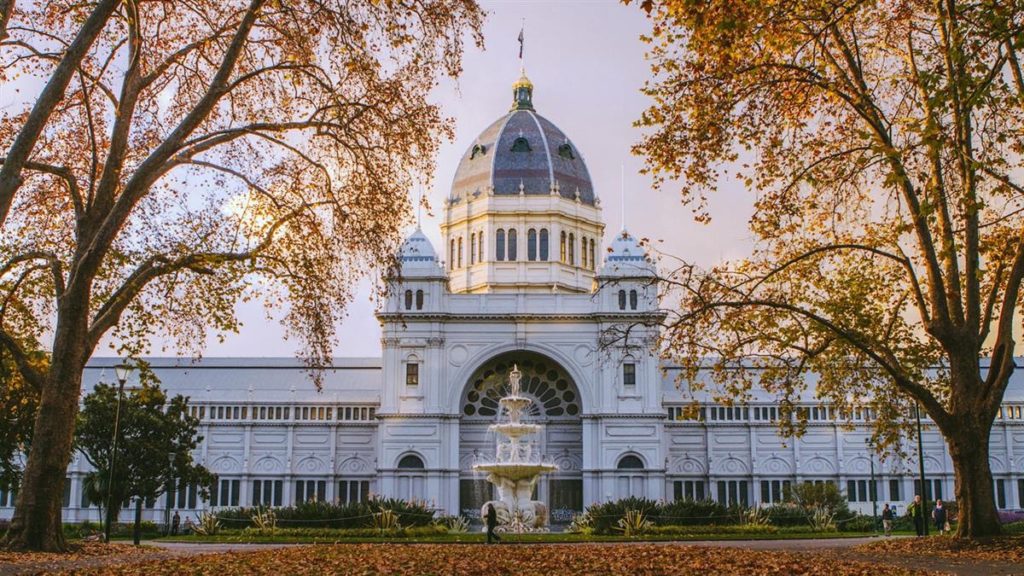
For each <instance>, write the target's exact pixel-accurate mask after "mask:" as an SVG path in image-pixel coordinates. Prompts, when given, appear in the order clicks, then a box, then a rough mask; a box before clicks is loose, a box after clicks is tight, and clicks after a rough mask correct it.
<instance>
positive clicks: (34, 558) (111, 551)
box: [0, 542, 153, 564]
mask: <svg viewBox="0 0 1024 576" xmlns="http://www.w3.org/2000/svg"><path fill="white" fill-rule="evenodd" d="M152 550H153V548H151V547H148V546H147V547H140V546H132V545H131V544H122V543H114V544H104V543H102V542H80V543H74V544H69V545H68V551H67V552H10V551H7V550H4V549H2V548H0V564H37V563H40V562H47V561H50V560H62V561H68V560H72V561H73V560H77V559H83V558H96V557H101V556H128V555H133V554H136V555H137V554H141V553H143V552H151V551H152Z"/></svg>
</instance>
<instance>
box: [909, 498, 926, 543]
mask: <svg viewBox="0 0 1024 576" xmlns="http://www.w3.org/2000/svg"><path fill="white" fill-rule="evenodd" d="M907 514H909V515H910V517H911V518H912V519H913V520H914V531H915V532H917V535H918V536H924V502H922V501H921V495H920V494H918V495H916V496H914V501H913V502H911V503H910V506H907Z"/></svg>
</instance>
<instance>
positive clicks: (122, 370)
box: [114, 362, 135, 384]
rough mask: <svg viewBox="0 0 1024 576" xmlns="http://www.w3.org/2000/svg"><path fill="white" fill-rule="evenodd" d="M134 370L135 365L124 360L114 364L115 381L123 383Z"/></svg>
mask: <svg viewBox="0 0 1024 576" xmlns="http://www.w3.org/2000/svg"><path fill="white" fill-rule="evenodd" d="M134 371H135V367H134V366H131V365H129V364H125V363H124V362H122V363H120V364H118V365H117V366H114V375H115V376H117V381H118V382H120V383H122V384H124V383H125V382H126V381H127V380H128V377H129V376H131V374H132V372H134Z"/></svg>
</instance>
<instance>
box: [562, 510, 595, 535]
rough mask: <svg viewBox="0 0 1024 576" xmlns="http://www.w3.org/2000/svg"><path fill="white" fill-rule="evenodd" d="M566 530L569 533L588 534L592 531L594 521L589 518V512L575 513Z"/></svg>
mask: <svg viewBox="0 0 1024 576" xmlns="http://www.w3.org/2000/svg"><path fill="white" fill-rule="evenodd" d="M565 531H566V532H569V533H571V534H583V535H585V536H589V535H591V534H593V533H594V522H593V521H592V520H591V518H590V514H587V513H586V512H584V513H582V514H577V515H576V517H574V518H573V519H572V522H570V523H569V526H568V527H567V528H566V529H565Z"/></svg>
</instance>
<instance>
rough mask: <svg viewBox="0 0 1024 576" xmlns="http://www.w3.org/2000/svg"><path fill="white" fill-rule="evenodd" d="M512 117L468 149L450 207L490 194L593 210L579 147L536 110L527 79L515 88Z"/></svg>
mask: <svg viewBox="0 0 1024 576" xmlns="http://www.w3.org/2000/svg"><path fill="white" fill-rule="evenodd" d="M513 95H514V102H513V105H512V110H511V111H509V113H508V114H506V115H504V116H502V117H501V118H498V120H497V121H495V122H494V123H493V124H491V125H490V126H488V127H487V129H486V130H484V131H483V132H482V133H481V134H480V136H478V137H477V138H476V140H474V141H473V144H472V145H471V146H470V147H469V150H466V153H465V154H464V155H463V156H462V160H461V161H460V162H459V168H458V170H456V171H455V181H454V182H453V183H452V193H451V200H452V202H459V201H462V200H464V199H466V198H473V197H477V196H480V195H484V194H487V193H488V187H491V188H493V191H494V194H495V195H499V196H513V195H518V194H526V195H529V196H535V195H538V196H539V195H548V194H551V193H552V191H553V190H556V191H557V192H558V193H559V194H560V195H561V196H562V197H563V198H567V199H569V200H572V199H575V198H577V195H578V198H579V200H580V202H582V203H584V204H589V205H591V206H593V205H594V200H595V196H594V186H593V184H592V183H591V181H590V173H589V172H588V171H587V165H586V164H585V163H584V162H583V156H582V155H581V154H580V152H579V150H578V149H577V148H576V145H575V144H573V142H572V141H570V140H569V138H568V137H567V136H566V135H565V133H564V132H562V131H561V130H559V129H558V127H557V126H555V125H554V124H552V123H551V122H550V121H549V120H548V119H547V118H544V117H543V116H541V115H540V114H537V113H536V112H535V111H534V109H533V84H531V83H530V81H529V80H528V79H527V78H526V76H523V77H522V78H520V79H519V81H517V82H516V83H515V84H514V85H513Z"/></svg>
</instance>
